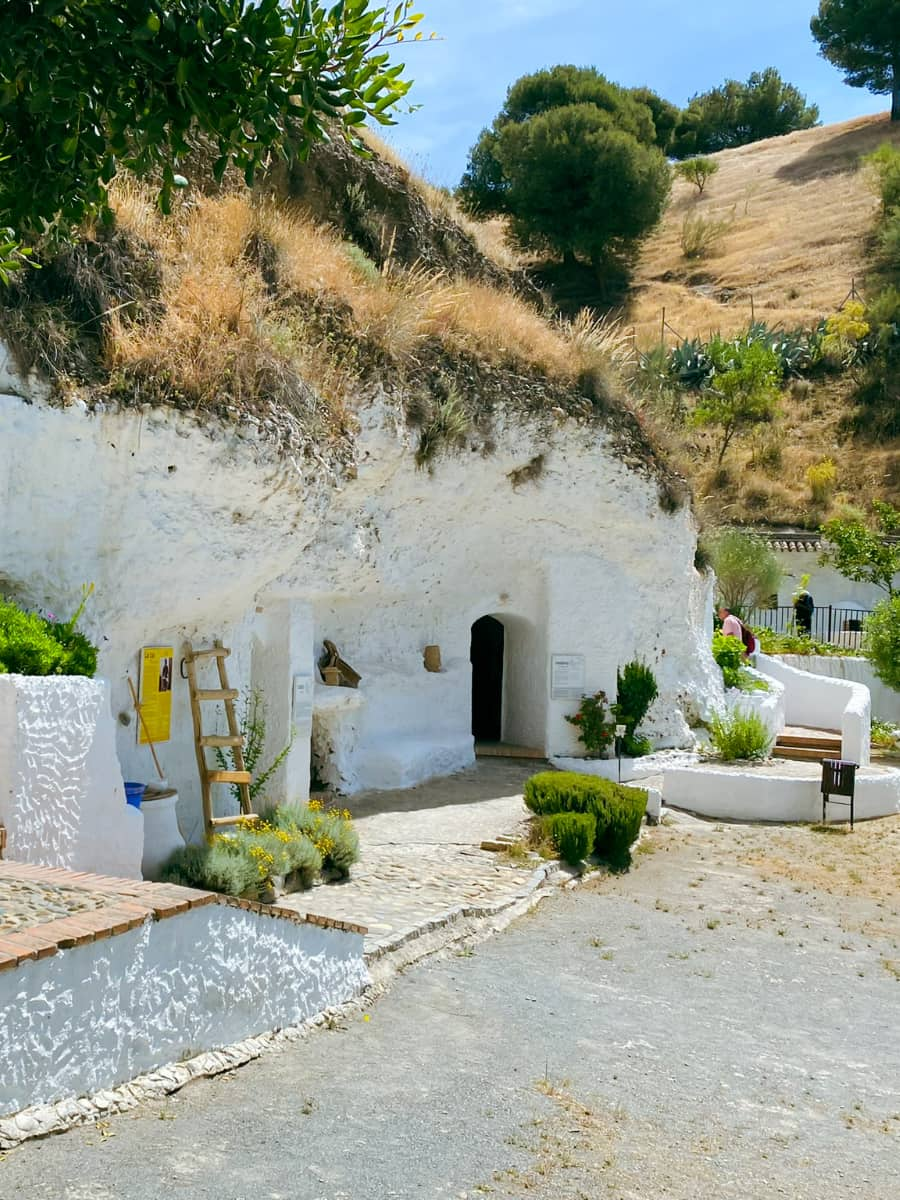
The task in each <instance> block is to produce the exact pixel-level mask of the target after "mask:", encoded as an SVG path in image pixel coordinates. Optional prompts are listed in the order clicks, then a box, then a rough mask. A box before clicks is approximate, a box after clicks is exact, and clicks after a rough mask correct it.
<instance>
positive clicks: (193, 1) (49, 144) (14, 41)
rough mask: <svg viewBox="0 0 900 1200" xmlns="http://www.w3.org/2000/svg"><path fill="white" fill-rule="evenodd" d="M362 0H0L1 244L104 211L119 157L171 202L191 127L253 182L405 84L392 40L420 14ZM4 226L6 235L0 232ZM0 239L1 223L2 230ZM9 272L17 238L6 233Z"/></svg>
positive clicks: (387, 101)
mask: <svg viewBox="0 0 900 1200" xmlns="http://www.w3.org/2000/svg"><path fill="white" fill-rule="evenodd" d="M419 19H420V18H419V16H418V15H417V14H415V13H413V12H412V6H411V0H403V2H401V3H400V4H399V5H398V6H397V7H396V8H394V9H393V11H389V10H387V9H384V8H372V7H371V6H370V3H369V0H338V3H335V4H334V5H333V6H332V7H330V8H327V7H325V6H324V5H323V4H322V3H320V2H319V0H256V2H255V3H251V2H249V0H214V2H213V0H6V2H5V3H4V4H3V5H2V6H0V159H5V161H4V162H3V167H2V171H0V229H2V227H4V226H8V227H9V230H10V232H9V235H8V238H7V243H13V242H15V241H18V242H20V243H21V242H22V241H23V240H24V241H28V240H30V241H34V240H35V239H37V238H38V237H40V236H42V235H45V234H46V233H47V232H48V230H49V231H52V232H54V233H55V234H56V235H61V236H68V235H69V234H70V233H71V232H72V231H73V230H74V229H75V228H76V227H77V226H78V225H79V224H81V223H82V222H83V221H84V220H86V219H88V218H93V217H99V218H100V219H101V220H106V221H108V220H109V219H110V211H109V207H108V200H107V185H108V184H109V183H110V181H111V180H112V179H113V178H114V177H115V175H116V174H117V172H118V171H120V170H121V169H123V168H125V169H128V170H130V171H133V172H135V173H136V174H137V175H139V176H148V175H151V176H153V177H154V178H158V179H159V180H160V204H161V206H162V208H163V210H164V211H165V210H167V209H168V207H169V205H170V202H171V196H172V192H173V189H175V188H176V187H178V186H183V185H184V183H185V182H186V181H185V180H184V179H183V177H182V174H181V172H182V164H183V160H184V159H185V157H186V155H187V154H188V151H189V148H190V137H191V135H192V134H193V133H197V132H199V133H202V134H204V135H205V136H206V137H207V138H208V139H209V140H210V141H211V143H212V145H213V146H214V148H215V153H216V162H215V172H216V175H217V176H218V177H221V176H222V175H223V174H224V172H225V170H226V168H227V167H228V166H229V164H234V165H236V166H237V167H239V168H240V169H241V170H242V171H243V172H244V175H245V177H246V179H247V181H248V182H252V180H253V178H254V176H255V174H256V172H257V170H258V169H259V168H260V166H261V165H262V164H263V163H264V162H265V161H266V160H267V158H268V156H269V155H270V154H271V153H272V152H273V151H277V150H284V149H285V148H286V147H287V146H288V145H289V146H290V147H291V149H292V150H293V151H294V152H296V153H298V154H299V155H301V156H302V155H304V154H305V153H307V152H308V150H309V148H310V146H311V145H312V143H313V142H315V141H317V140H320V139H322V138H324V137H326V136H327V134H326V126H329V127H332V128H333V127H337V128H341V129H343V131H344V132H345V134H346V135H347V136H349V137H351V138H352V137H353V131H354V130H355V129H356V128H357V127H358V126H360V125H361V124H362V123H363V122H364V121H365V120H367V119H368V118H372V119H374V120H376V121H380V122H381V123H383V124H389V123H391V118H390V110H391V108H392V107H393V106H394V105H396V104H397V103H398V102H399V101H400V100H401V99H402V97H403V96H404V95H405V94H406V92H407V90H408V88H409V86H410V85H409V83H408V82H406V81H404V80H403V78H402V72H403V67H402V66H392V65H391V63H390V61H389V52H390V51H389V48H390V46H391V45H392V44H396V43H397V42H398V41H402V40H403V38H404V36H405V35H406V34H407V33H409V32H410V31H411V30H413V28H414V27H415V25H416V24H417V22H418V21H419ZM4 236H5V235H4ZM3 240H4V237H3V236H0V241H3ZM3 261H4V270H5V271H6V272H8V269H9V263H10V262H11V261H13V262H15V249H14V247H13V248H11V247H10V246H9V245H8V244H4V249H3Z"/></svg>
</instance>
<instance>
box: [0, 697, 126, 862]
mask: <svg viewBox="0 0 900 1200" xmlns="http://www.w3.org/2000/svg"><path fill="white" fill-rule="evenodd" d="M0 822H2V823H3V824H4V825H5V826H6V829H7V835H8V844H7V856H8V857H9V858H12V859H16V860H18V861H19V862H30V863H35V864H37V865H40V866H44V867H65V868H67V869H68V870H70V871H91V872H94V873H96V874H100V875H115V876H118V877H123V876H124V877H128V878H132V879H140V877H141V854H142V852H143V845H144V825H143V818H142V817H141V814H140V811H139V810H138V809H136V808H133V807H132V806H130V805H127V804H126V803H125V792H124V788H123V786H122V773H121V771H120V769H119V760H118V758H117V757H116V745H115V727H114V725H113V719H112V716H111V715H110V710H109V687H108V685H107V683H106V681H105V680H103V679H87V678H85V677H84V676H81V675H64V676H46V677H37V676H30V675H0Z"/></svg>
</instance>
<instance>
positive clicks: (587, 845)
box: [543, 812, 597, 867]
mask: <svg viewBox="0 0 900 1200" xmlns="http://www.w3.org/2000/svg"><path fill="white" fill-rule="evenodd" d="M543 823H544V828H545V830H546V832H547V834H548V836H549V837H550V839H551V841H552V842H553V845H554V846H555V847H556V849H557V851H558V853H559V856H560V858H561V859H562V860H563V862H567V863H569V865H570V866H573V867H574V866H577V865H578V863H580V862H581V861H582V860H583V859H585V858H587V856H588V855H589V854H590V852H591V850H592V849H593V848H594V842H595V840H596V836H597V818H596V817H595V816H594V815H593V813H580V812H559V813H550V814H549V815H548V816H546V817H544V818H543Z"/></svg>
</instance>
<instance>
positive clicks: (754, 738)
mask: <svg viewBox="0 0 900 1200" xmlns="http://www.w3.org/2000/svg"><path fill="white" fill-rule="evenodd" d="M709 735H710V741H711V742H712V747H713V750H714V752H715V755H716V757H717V758H722V759H724V760H725V761H726V762H739V761H745V760H751V761H752V760H758V759H764V758H768V757H769V753H770V751H771V749H772V735H771V733H770V732H769V729H768V726H767V725H766V723H765V721H764V720H763V719H762V717H760V716H759V715H758V714H757V713H754V712H741V711H740V709H732V710H730V711H728V710H726V711H725V712H721V713H716V714H715V716H714V717H713V719H712V720H711V721H710V723H709Z"/></svg>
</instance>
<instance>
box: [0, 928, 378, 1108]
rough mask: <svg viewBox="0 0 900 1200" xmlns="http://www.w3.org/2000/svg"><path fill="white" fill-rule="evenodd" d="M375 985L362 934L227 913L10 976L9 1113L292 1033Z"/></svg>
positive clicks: (2, 1055) (3, 1013)
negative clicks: (260, 1036)
mask: <svg viewBox="0 0 900 1200" xmlns="http://www.w3.org/2000/svg"><path fill="white" fill-rule="evenodd" d="M367 982H368V972H367V970H366V967H365V963H364V960H363V939H362V935H361V934H354V933H347V932H344V931H339V930H334V929H325V928H321V927H319V926H315V925H298V924H294V923H293V922H289V921H282V920H277V919H273V918H271V917H267V916H260V915H258V914H256V913H250V912H246V911H244V910H243V909H238V908H231V907H226V906H224V905H221V906H220V905H215V906H206V907H202V908H197V909H192V910H191V911H190V912H187V913H184V914H182V915H180V916H177V917H171V918H168V919H167V920H164V921H148V922H147V923H146V924H144V925H142V926H141V927H140V928H138V929H135V930H132V931H131V932H129V933H124V934H120V935H118V936H116V937H112V938H105V939H103V940H102V941H99V942H92V943H90V944H89V945H85V946H78V947H76V948H75V949H73V950H60V951H58V952H57V953H56V954H55V955H54V956H53V957H51V958H46V959H40V960H39V961H37V962H30V963H26V964H23V965H22V966H20V967H17V968H16V969H15V970H14V971H4V972H2V973H0V1115H3V1114H5V1113H9V1112H15V1111H17V1110H18V1109H21V1108H24V1107H25V1106H26V1105H32V1104H40V1103H46V1102H49V1101H53V1100H59V1099H62V1098H64V1097H66V1096H72V1095H81V1094H83V1093H85V1092H94V1091H98V1090H100V1089H101V1088H109V1087H112V1086H114V1085H116V1084H118V1083H123V1082H125V1081H126V1080H129V1079H133V1078H134V1077H135V1076H136V1075H139V1074H140V1073H141V1072H144V1071H148V1070H152V1069H154V1068H156V1067H160V1066H163V1065H164V1064H166V1063H169V1062H173V1061H176V1060H177V1059H178V1058H179V1057H181V1056H182V1055H184V1054H187V1053H194V1054H195V1053H198V1052H199V1051H201V1050H210V1049H215V1048H217V1047H220V1046H227V1045H229V1044H230V1043H232V1042H237V1041H240V1040H241V1039H243V1038H245V1037H247V1036H248V1035H251V1034H256V1033H262V1032H265V1031H267V1030H270V1029H275V1028H280V1027H283V1026H285V1025H291V1024H295V1023H298V1022H300V1021H303V1020H306V1019H307V1018H309V1017H311V1016H314V1015H315V1014H316V1013H318V1012H321V1011H322V1010H323V1009H325V1008H328V1007H329V1006H331V1005H334V1004H340V1003H342V1002H344V1001H346V1000H348V999H350V998H351V997H352V996H354V995H356V994H357V993H358V992H359V991H361V990H362V988H363V987H364V986H365V985H366V984H367Z"/></svg>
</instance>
